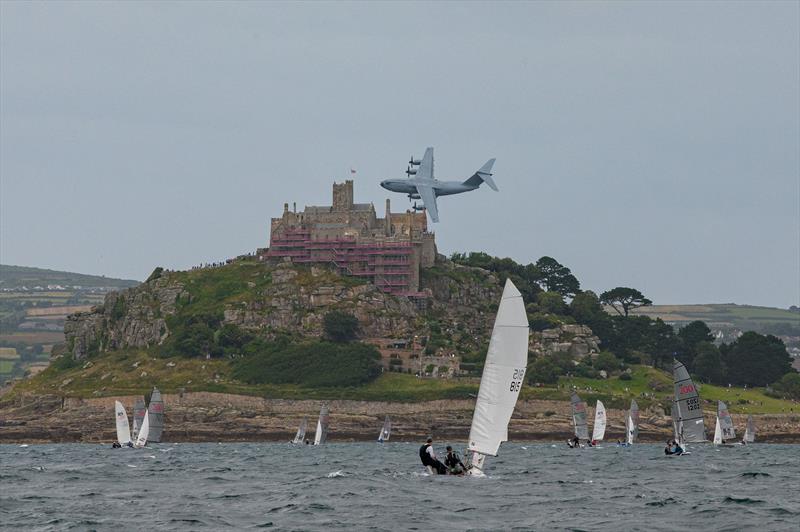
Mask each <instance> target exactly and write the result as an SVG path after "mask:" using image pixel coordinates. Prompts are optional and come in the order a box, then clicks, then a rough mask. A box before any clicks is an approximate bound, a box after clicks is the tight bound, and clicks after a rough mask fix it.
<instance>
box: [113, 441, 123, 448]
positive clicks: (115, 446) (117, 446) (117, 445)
mask: <svg viewBox="0 0 800 532" xmlns="http://www.w3.org/2000/svg"><path fill="white" fill-rule="evenodd" d="M111 447H112V448H114V449H119V448H120V447H122V445H120V444H119V442H118V441H115V442H114V443H112V444H111Z"/></svg>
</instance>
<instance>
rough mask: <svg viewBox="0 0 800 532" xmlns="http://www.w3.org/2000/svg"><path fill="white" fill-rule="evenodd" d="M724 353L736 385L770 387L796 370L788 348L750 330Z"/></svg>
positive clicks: (775, 340)
mask: <svg viewBox="0 0 800 532" xmlns="http://www.w3.org/2000/svg"><path fill="white" fill-rule="evenodd" d="M721 352H722V355H723V356H722V359H723V361H724V362H725V366H726V367H727V368H728V375H727V377H728V380H729V381H730V382H731V383H732V384H738V385H744V384H746V385H749V386H766V385H767V384H771V383H773V382H775V381H777V380H778V379H779V378H781V377H782V376H783V375H785V374H787V373H789V372H790V371H791V370H792V359H791V357H790V356H789V353H787V352H786V345H784V343H783V341H781V339H780V338H777V337H775V336H772V335H767V336H764V335H762V334H758V333H756V332H753V331H748V332H746V333H744V334H743V335H742V336H740V337H739V338H738V339H737V340H736V341H735V342H733V343H731V344H728V345H727V346H723V348H722V349H721Z"/></svg>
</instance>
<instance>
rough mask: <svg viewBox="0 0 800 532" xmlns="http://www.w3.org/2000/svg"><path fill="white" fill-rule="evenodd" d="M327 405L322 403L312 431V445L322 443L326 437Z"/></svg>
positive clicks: (328, 415)
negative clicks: (315, 428) (315, 427)
mask: <svg viewBox="0 0 800 532" xmlns="http://www.w3.org/2000/svg"><path fill="white" fill-rule="evenodd" d="M329 417H330V414H329V412H328V405H322V408H320V410H319V419H317V430H316V431H315V432H314V445H322V444H323V443H325V441H326V440H327V439H328V420H329Z"/></svg>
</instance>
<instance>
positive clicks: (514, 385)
mask: <svg viewBox="0 0 800 532" xmlns="http://www.w3.org/2000/svg"><path fill="white" fill-rule="evenodd" d="M524 376H525V368H521V369H515V370H514V376H513V377H511V386H509V388H508V391H509V392H518V391H519V390H520V389H521V388H522V377H524Z"/></svg>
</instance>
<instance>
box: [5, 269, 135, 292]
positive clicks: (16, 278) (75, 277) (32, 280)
mask: <svg viewBox="0 0 800 532" xmlns="http://www.w3.org/2000/svg"><path fill="white" fill-rule="evenodd" d="M48 284H61V285H80V286H83V287H84V288H90V287H116V288H128V287H131V286H136V285H137V284H139V281H134V280H130V279H114V278H111V277H103V276H100V275H86V274H82V273H71V272H61V271H56V270H45V269H43V268H31V267H28V266H9V265H7V264H0V286H4V287H15V286H20V285H26V286H29V287H30V286H35V285H42V286H44V285H48Z"/></svg>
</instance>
